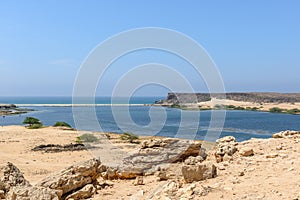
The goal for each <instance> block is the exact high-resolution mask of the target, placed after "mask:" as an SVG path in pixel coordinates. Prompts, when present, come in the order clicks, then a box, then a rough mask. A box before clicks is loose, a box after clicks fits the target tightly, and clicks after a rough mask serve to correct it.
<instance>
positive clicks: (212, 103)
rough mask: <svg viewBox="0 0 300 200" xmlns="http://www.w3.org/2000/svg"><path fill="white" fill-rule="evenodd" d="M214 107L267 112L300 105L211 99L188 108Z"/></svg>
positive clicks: (298, 107) (299, 106)
mask: <svg viewBox="0 0 300 200" xmlns="http://www.w3.org/2000/svg"><path fill="white" fill-rule="evenodd" d="M215 105H227V106H229V105H233V106H236V107H238V106H241V107H244V108H247V107H250V108H253V107H257V108H259V110H261V111H269V110H270V108H274V107H278V108H281V109H287V110H289V109H294V108H297V109H300V103H299V102H297V103H293V104H292V103H261V104H260V103H253V102H243V101H234V100H222V99H215V98H213V99H212V100H211V101H207V102H201V103H197V104H194V105H193V104H191V105H189V106H190V107H193V106H194V107H198V106H201V107H202V108H208V107H209V108H213V107H214V106H215Z"/></svg>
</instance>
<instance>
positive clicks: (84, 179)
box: [2, 159, 106, 200]
mask: <svg viewBox="0 0 300 200" xmlns="http://www.w3.org/2000/svg"><path fill="white" fill-rule="evenodd" d="M103 170H106V167H105V166H104V165H102V164H101V162H100V160H97V159H91V160H88V161H86V162H83V163H79V164H77V165H74V166H71V167H69V168H67V169H65V170H62V171H60V172H59V173H57V174H54V175H51V176H49V177H47V178H45V179H44V180H42V181H41V182H39V183H37V184H36V185H34V186H31V185H30V184H29V182H28V181H26V180H25V178H24V176H23V175H22V174H21V172H20V170H19V169H18V168H17V167H15V166H14V165H12V164H11V163H9V164H8V167H7V170H6V171H5V172H4V180H2V182H3V183H5V184H6V185H8V186H9V187H8V188H5V191H6V192H7V195H6V198H7V199H11V200H16V199H20V200H35V199H45V200H48V199H49V200H52V199H57V200H60V199H86V198H89V197H91V196H92V195H93V194H95V193H96V185H97V178H98V177H99V176H100V174H101V173H102V172H103ZM94 185H95V186H94Z"/></svg>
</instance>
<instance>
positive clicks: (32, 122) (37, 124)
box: [23, 117, 43, 129]
mask: <svg viewBox="0 0 300 200" xmlns="http://www.w3.org/2000/svg"><path fill="white" fill-rule="evenodd" d="M23 124H27V125H28V128H29V129H38V128H42V127H43V123H42V122H41V121H40V120H39V119H37V118H34V117H26V118H25V120H24V121H23Z"/></svg>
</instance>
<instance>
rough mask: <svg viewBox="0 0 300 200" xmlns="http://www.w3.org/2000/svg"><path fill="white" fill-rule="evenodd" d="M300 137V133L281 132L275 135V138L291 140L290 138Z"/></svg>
mask: <svg viewBox="0 0 300 200" xmlns="http://www.w3.org/2000/svg"><path fill="white" fill-rule="evenodd" d="M295 136H298V137H300V131H281V132H279V133H275V134H273V136H272V137H273V138H289V137H295Z"/></svg>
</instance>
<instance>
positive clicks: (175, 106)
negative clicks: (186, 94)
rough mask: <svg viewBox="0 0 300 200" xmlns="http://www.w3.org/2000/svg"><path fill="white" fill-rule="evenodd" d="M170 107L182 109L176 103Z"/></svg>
mask: <svg viewBox="0 0 300 200" xmlns="http://www.w3.org/2000/svg"><path fill="white" fill-rule="evenodd" d="M170 107H171V108H180V105H179V104H175V103H174V104H172V105H171V106H170Z"/></svg>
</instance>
